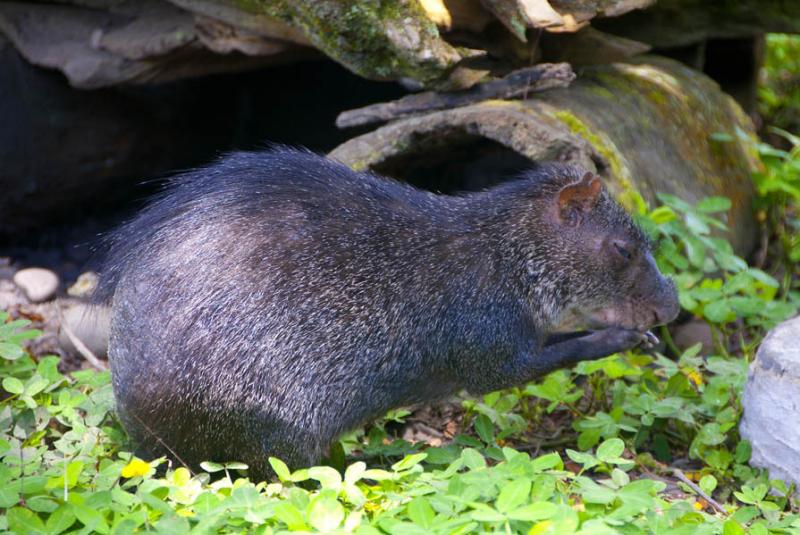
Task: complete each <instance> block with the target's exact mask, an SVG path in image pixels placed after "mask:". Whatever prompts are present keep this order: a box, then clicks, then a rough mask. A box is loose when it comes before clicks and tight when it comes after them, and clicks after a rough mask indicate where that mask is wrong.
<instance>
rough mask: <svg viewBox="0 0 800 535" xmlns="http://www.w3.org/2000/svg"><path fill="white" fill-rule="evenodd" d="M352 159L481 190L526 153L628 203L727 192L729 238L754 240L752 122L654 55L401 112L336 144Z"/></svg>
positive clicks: (694, 77)
mask: <svg viewBox="0 0 800 535" xmlns="http://www.w3.org/2000/svg"><path fill="white" fill-rule="evenodd" d="M331 156H332V157H333V158H335V159H337V160H339V161H342V162H344V163H346V164H348V165H350V166H351V167H353V168H356V169H373V170H375V171H377V172H380V173H384V174H387V175H389V176H394V177H396V178H399V179H405V180H409V181H411V182H412V183H414V184H416V185H417V186H420V187H426V188H429V189H432V190H438V191H442V192H445V193H447V192H453V191H460V190H475V189H481V188H484V187H487V186H490V185H492V184H493V183H496V182H499V181H501V180H503V179H507V178H509V177H510V176H511V175H513V173H514V172H515V171H517V170H519V169H520V168H522V167H524V166H526V165H529V164H530V162H531V161H545V160H559V161H572V162H576V163H579V164H581V165H583V166H585V167H587V168H589V169H592V170H593V171H595V172H597V173H599V174H600V175H601V176H602V177H604V178H605V181H606V183H607V184H608V186H609V188H610V189H611V190H612V191H613V192H614V193H615V194H616V195H617V197H618V198H619V199H620V200H621V201H622V202H623V203H624V204H627V205H628V206H629V207H630V206H632V205H633V203H634V201H635V198H636V196H635V194H634V192H638V193H639V194H641V195H642V196H643V197H644V198H645V199H646V200H648V201H655V193H656V192H665V193H672V194H676V195H679V196H680V197H682V198H684V199H686V200H688V201H698V200H700V199H701V198H703V197H706V196H710V195H725V196H726V197H729V198H730V199H731V201H732V208H731V210H730V212H729V214H728V223H729V226H730V231H729V234H728V237H729V238H730V240H731V241H732V243H733V245H734V248H735V249H736V251H738V252H739V253H746V252H748V251H749V250H750V249H751V248H752V245H753V243H754V239H755V235H754V233H755V225H754V221H753V215H752V212H751V200H752V194H753V186H752V182H751V177H750V174H751V172H752V171H754V170H756V169H758V168H759V167H760V162H759V160H758V156H757V153H756V151H755V136H754V133H753V126H752V124H751V122H750V120H749V119H748V118H747V117H746V116H745V115H744V113H743V112H742V110H741V109H740V108H739V106H738V105H737V104H736V103H735V102H734V101H733V100H732V99H731V98H730V97H729V96H727V95H725V94H724V93H722V92H721V91H720V90H719V87H718V86H717V85H716V84H715V83H714V82H713V81H711V80H710V79H708V78H707V77H705V76H704V75H702V74H700V73H697V72H696V71H693V70H691V69H689V68H687V67H685V66H683V65H682V64H679V63H677V62H675V61H672V60H667V59H664V58H660V57H655V56H650V57H645V58H643V59H641V60H639V61H635V62H631V63H627V64H613V65H608V66H597V67H592V68H587V69H586V70H584V71H583V72H582V73H581V76H580V77H579V78H578V80H577V81H575V82H574V83H573V84H572V85H571V86H570V87H568V88H565V89H554V90H551V91H545V92H542V93H537V94H534V95H531V96H530V98H528V99H527V100H524V101H505V100H487V101H484V102H480V103H477V104H471V105H468V106H464V107H460V108H455V109H449V110H443V111H435V112H432V113H428V114H424V115H417V116H413V117H409V118H404V119H400V120H397V121H395V122H392V123H389V124H388V125H386V126H383V127H381V128H378V129H377V130H375V131H373V132H370V133H367V134H364V135H361V136H358V137H356V138H354V139H352V140H350V141H348V142H346V143H344V144H342V145H340V146H339V147H337V148H336V149H335V150H334V151H332V152H331Z"/></svg>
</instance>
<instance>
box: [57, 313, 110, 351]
mask: <svg viewBox="0 0 800 535" xmlns="http://www.w3.org/2000/svg"><path fill="white" fill-rule="evenodd" d="M108 313H109V309H108V307H102V306H92V305H89V304H86V303H72V304H69V305H68V306H66V307H65V308H64V309H63V310H62V311H61V328H60V329H59V333H58V343H59V345H60V346H61V348H62V349H63V350H64V351H67V352H68V353H81V352H80V351H78V350H77V348H76V347H75V345H74V344H73V343H72V340H70V337H69V335H68V334H67V328H68V329H69V330H70V331H71V332H72V333H73V334H74V335H75V337H76V338H77V339H78V340H80V341H81V342H82V343H83V345H85V346H86V348H87V349H89V351H91V352H92V353H93V354H94V356H96V357H98V358H105V356H106V354H107V353H108V326H109V323H108ZM65 327H66V328H65Z"/></svg>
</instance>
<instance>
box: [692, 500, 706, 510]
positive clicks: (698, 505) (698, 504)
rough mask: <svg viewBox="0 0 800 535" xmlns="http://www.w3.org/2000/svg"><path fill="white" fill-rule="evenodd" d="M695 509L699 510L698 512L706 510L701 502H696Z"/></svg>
mask: <svg viewBox="0 0 800 535" xmlns="http://www.w3.org/2000/svg"><path fill="white" fill-rule="evenodd" d="M694 508H695V509H697V510H698V511H702V510H703V509H705V506H704V505H703V504H702V503H700V502H694Z"/></svg>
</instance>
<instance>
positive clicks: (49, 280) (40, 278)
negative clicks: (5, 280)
mask: <svg viewBox="0 0 800 535" xmlns="http://www.w3.org/2000/svg"><path fill="white" fill-rule="evenodd" d="M14 284H16V285H17V286H18V287H19V288H20V289H21V290H22V291H23V292H25V295H26V296H27V297H28V299H30V300H31V301H32V302H34V303H41V302H42V301H47V300H48V299H50V298H51V297H53V295H55V293H56V290H57V289H58V275H56V274H55V273H53V272H52V271H50V270H49V269H44V268H26V269H21V270H19V271H17V272H16V273H15V274H14Z"/></svg>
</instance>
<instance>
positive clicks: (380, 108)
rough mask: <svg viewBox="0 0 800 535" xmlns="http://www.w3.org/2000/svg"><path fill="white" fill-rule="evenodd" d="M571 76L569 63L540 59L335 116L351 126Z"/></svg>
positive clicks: (518, 93)
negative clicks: (470, 82)
mask: <svg viewBox="0 0 800 535" xmlns="http://www.w3.org/2000/svg"><path fill="white" fill-rule="evenodd" d="M574 79H575V73H574V72H573V71H572V67H570V65H569V64H568V63H541V64H539V65H535V66H533V67H528V68H525V69H519V70H516V71H513V72H511V73H510V74H508V75H507V76H505V77H503V78H498V79H496V80H491V81H489V82H484V83H481V84H477V85H475V86H473V87H471V88H469V89H464V90H461V91H449V92H436V91H425V92H423V93H415V94H413V95H408V96H405V97H402V98H400V99H398V100H394V101H392V102H381V103H379V104H372V105H370V106H365V107H363V108H357V109H354V110H347V111H344V112H342V113H340V114H339V116H338V117H337V118H336V126H338V127H339V128H351V127H354V126H363V125H368V124H376V123H384V122H387V121H391V120H393V119H399V118H401V117H407V116H409V115H413V114H415V113H422V112H429V111H435V110H443V109H448V108H458V107H460V106H466V105H468V104H474V103H476V102H480V101H483V100H489V99H513V98H519V97H524V96H525V95H526V94H527V93H531V92H536V91H544V90H545V89H552V88H555V87H567V86H568V85H569V84H570V83H571V82H572V81H573V80H574Z"/></svg>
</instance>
